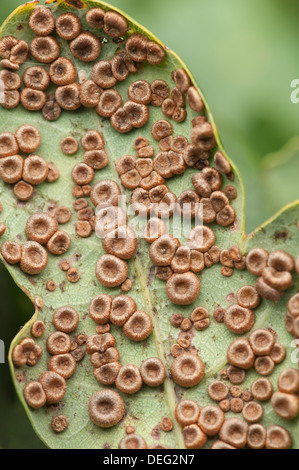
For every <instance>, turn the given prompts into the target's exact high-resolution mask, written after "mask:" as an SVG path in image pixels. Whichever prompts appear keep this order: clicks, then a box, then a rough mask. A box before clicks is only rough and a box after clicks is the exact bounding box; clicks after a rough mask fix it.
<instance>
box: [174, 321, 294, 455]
mask: <svg viewBox="0 0 299 470" xmlns="http://www.w3.org/2000/svg"><path fill="white" fill-rule="evenodd" d="M244 340H245V339H244ZM236 341H237V342H238V344H236V342H233V343H232V345H231V346H230V347H229V349H228V362H229V363H230V364H231V365H230V366H229V367H228V369H227V370H226V369H224V370H222V371H221V376H222V378H223V380H226V379H229V380H230V382H231V383H232V384H233V386H231V387H230V388H229V387H228V386H227V385H226V384H225V383H224V382H223V381H221V380H216V381H213V382H211V383H210V384H209V387H208V394H209V396H210V398H211V399H212V400H214V401H215V402H217V405H216V404H215V405H208V406H204V407H203V408H200V407H199V405H198V403H196V402H195V401H193V400H188V399H187V400H182V401H180V402H179V403H178V405H177V407H176V410H175V417H176V420H177V422H178V423H179V424H180V425H181V426H182V427H183V435H184V441H185V446H186V447H187V448H188V449H200V448H202V447H203V446H204V445H205V444H206V442H207V440H208V438H209V437H212V438H214V437H215V436H218V440H216V441H215V442H214V444H213V445H212V449H240V448H243V447H245V446H248V447H250V448H251V449H262V448H267V449H287V448H290V447H291V444H292V439H291V436H290V434H289V433H288V431H287V430H286V429H284V428H283V427H282V426H277V425H274V426H270V427H269V428H268V429H266V428H265V427H264V426H263V425H261V424H260V423H259V421H260V420H261V418H262V416H263V407H262V405H261V404H260V403H259V401H260V402H265V401H267V400H270V398H271V397H272V399H271V402H272V405H273V407H274V410H275V412H276V413H277V414H278V415H279V416H280V417H284V418H286V414H287V412H286V409H287V408H288V409H289V410H290V412H293V415H292V416H290V414H289V415H288V418H286V419H293V418H294V417H295V409H296V410H297V413H298V400H297V402H296V406H295V398H296V399H297V397H295V394H297V393H298V391H297V390H298V377H299V372H298V371H297V370H295V369H292V368H290V369H285V370H284V371H283V372H282V373H281V374H280V376H279V378H278V388H279V390H280V392H275V393H274V394H273V386H272V384H271V382H270V381H269V379H267V378H265V377H261V378H258V379H256V380H254V381H253V383H252V385H251V391H249V390H245V391H242V390H241V388H240V387H239V386H237V384H241V383H242V382H243V381H244V380H245V377H246V372H245V369H247V368H248V367H250V366H251V365H252V364H251V365H249V362H250V363H253V361H252V358H253V357H254V356H255V355H256V356H257V359H256V360H258V359H259V358H262V356H261V355H265V354H270V355H271V358H272V359H273V362H274V361H275V363H277V364H278V363H281V362H282V361H283V360H284V358H285V355H286V352H285V349H284V348H283V346H282V345H280V344H279V343H275V335H274V333H273V332H270V331H268V330H256V331H254V332H253V333H252V334H251V335H250V337H249V340H245V342H246V346H245V343H244V342H242V340H236ZM249 350H250V351H251V352H249ZM249 356H250V358H249ZM249 359H250V360H249ZM245 362H246V364H245ZM232 364H233V365H232ZM236 364H237V365H236ZM258 372H259V373H261V374H262V375H265V373H266V374H268V372H266V371H265V370H264V369H263V367H260V368H259V370H258ZM282 391H283V392H285V393H288V394H289V397H288V399H286V398H285V397H284V396H283V397H282V396H281V395H284V393H282ZM253 398H254V399H255V400H257V401H253ZM279 400H280V404H279V405H277V403H278V401H279ZM283 400H284V403H282V401H283ZM287 401H289V402H290V403H288V407H287V406H286V402H287ZM229 410H231V411H232V412H234V413H241V412H242V415H243V418H244V420H245V421H243V420H241V419H239V418H225V413H226V412H227V411H229ZM283 412H285V416H282V414H281V413H283Z"/></svg>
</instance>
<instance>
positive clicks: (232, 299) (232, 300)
mask: <svg viewBox="0 0 299 470" xmlns="http://www.w3.org/2000/svg"><path fill="white" fill-rule="evenodd" d="M235 298H236V296H235V293H234V292H231V293H230V294H228V295H227V296H226V300H227V302H229V303H230V304H232V303H233V302H234V301H235Z"/></svg>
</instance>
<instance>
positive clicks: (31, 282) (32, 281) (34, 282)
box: [27, 276, 37, 286]
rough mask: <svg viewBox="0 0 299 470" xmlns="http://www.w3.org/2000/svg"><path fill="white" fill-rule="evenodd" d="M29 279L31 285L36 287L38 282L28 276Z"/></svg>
mask: <svg viewBox="0 0 299 470" xmlns="http://www.w3.org/2000/svg"><path fill="white" fill-rule="evenodd" d="M27 278H28V281H29V282H30V284H32V285H33V286H36V284H37V282H36V280H35V279H33V278H32V277H30V276H27Z"/></svg>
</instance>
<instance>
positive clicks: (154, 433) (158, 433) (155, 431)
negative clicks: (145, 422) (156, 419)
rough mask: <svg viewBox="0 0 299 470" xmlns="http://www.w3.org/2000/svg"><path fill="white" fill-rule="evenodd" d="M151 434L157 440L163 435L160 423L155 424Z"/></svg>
mask: <svg viewBox="0 0 299 470" xmlns="http://www.w3.org/2000/svg"><path fill="white" fill-rule="evenodd" d="M151 436H152V438H153V439H155V441H158V440H159V439H160V437H161V428H160V426H159V425H157V426H155V427H154V428H153V429H152V432H151Z"/></svg>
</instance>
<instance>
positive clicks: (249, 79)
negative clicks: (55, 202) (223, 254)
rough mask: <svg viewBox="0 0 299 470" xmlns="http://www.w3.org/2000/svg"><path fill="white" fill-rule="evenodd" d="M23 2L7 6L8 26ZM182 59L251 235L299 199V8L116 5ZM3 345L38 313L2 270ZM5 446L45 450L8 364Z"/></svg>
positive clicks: (214, 3)
mask: <svg viewBox="0 0 299 470" xmlns="http://www.w3.org/2000/svg"><path fill="white" fill-rule="evenodd" d="M22 3H24V2H23V1H20V0H1V2H0V20H1V21H0V23H2V21H3V20H4V19H5V18H6V17H7V16H8V14H10V13H11V12H12V11H13V10H14V8H16V7H17V6H18V5H21V4H22ZM110 3H111V5H114V6H116V7H118V8H120V9H122V10H123V11H124V12H126V13H127V14H129V15H130V16H131V17H133V18H134V19H135V20H137V21H138V22H139V23H141V24H142V25H143V26H145V27H146V28H148V29H149V30H150V31H152V32H153V33H154V34H156V36H158V37H159V38H160V39H161V40H162V41H163V42H164V43H165V44H166V45H167V46H168V47H169V48H171V49H173V50H174V51H175V52H176V53H178V54H179V55H180V56H181V58H182V59H183V60H184V61H185V63H186V64H187V65H188V67H189V68H190V69H191V71H192V72H193V74H194V76H195V78H196V80H197V83H198V84H199V85H200V87H201V89H202V90H203V92H204V94H205V97H206V98H207V100H208V103H209V105H210V107H211V110H212V113H213V115H214V118H215V121H216V123H217V125H218V128H219V133H220V136H221V138H222V141H223V143H224V146H225V148H226V150H227V152H228V154H229V155H230V157H231V158H232V159H233V160H234V162H235V163H236V164H237V166H238V167H239V169H240V171H241V174H242V176H243V179H244V182H245V187H246V191H247V208H246V220H247V223H246V227H247V232H250V231H252V230H253V229H254V228H255V227H257V225H259V224H260V223H262V222H263V221H264V220H266V219H267V218H268V217H270V216H271V215H273V214H274V212H276V211H277V210H279V209H280V208H281V207H282V206H283V205H285V204H287V203H289V202H292V201H293V200H295V199H298V198H299V189H298V174H299V129H298V122H299V120H298V117H299V103H298V104H297V105H295V104H293V103H291V100H290V94H291V91H292V90H291V88H290V83H291V81H292V80H293V79H295V78H299V60H298V44H299V29H298V24H297V20H298V17H299V2H298V1H297V0H284V1H283V2H281V0H263V1H262V2H261V1H260V0H243V1H242V2H240V0H225V1H223V0H210V1H209V2H207V1H206V0H185V1H184V2H182V1H180V0H163V1H161V0H151V1H140V0H118V1H117V0H115V1H111V2H110ZM0 295H1V299H2V301H1V313H0V338H1V339H3V340H4V341H5V343H6V345H7V347H8V345H9V343H10V341H11V339H12V338H13V336H15V334H16V333H17V331H18V329H19V328H20V326H21V325H23V324H24V323H25V322H26V321H27V320H28V319H29V318H30V316H31V315H32V314H33V306H32V305H31V303H30V302H29V301H28V299H27V298H26V297H25V296H24V295H23V294H22V293H20V292H19V290H18V289H17V288H16V286H15V285H14V283H13V281H12V279H11V278H10V277H9V275H8V274H7V273H5V272H4V269H3V267H2V266H0ZM0 384H1V385H0V446H2V447H3V448H38V447H43V445H42V443H41V442H40V441H39V440H38V438H37V437H36V436H35V434H34V433H33V431H32V429H31V426H30V424H29V421H28V419H27V418H26V415H25V412H24V411H23V409H22V407H21V405H20V404H19V402H18V400H17V398H16V395H15V392H14V390H13V387H12V384H11V380H10V377H9V372H8V367H7V366H6V365H2V364H1V365H0Z"/></svg>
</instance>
